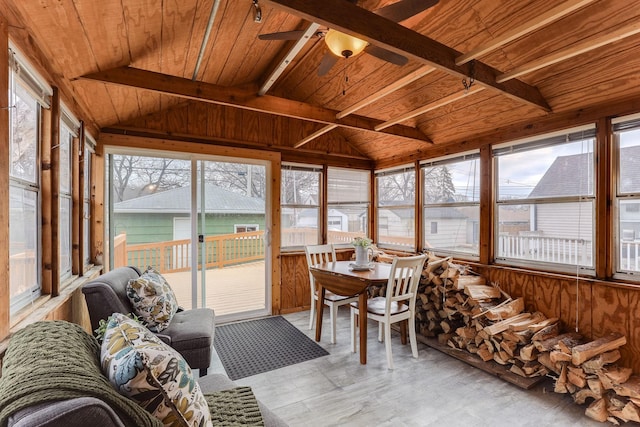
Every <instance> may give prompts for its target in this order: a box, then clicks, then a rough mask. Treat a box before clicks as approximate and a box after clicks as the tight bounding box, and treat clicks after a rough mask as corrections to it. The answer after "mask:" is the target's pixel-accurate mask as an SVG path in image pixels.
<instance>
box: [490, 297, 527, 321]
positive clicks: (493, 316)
mask: <svg viewBox="0 0 640 427" xmlns="http://www.w3.org/2000/svg"><path fill="white" fill-rule="evenodd" d="M523 311H524V299H522V298H518V299H515V300H513V301H511V302H508V303H506V304H504V305H498V306H497V307H495V308H492V309H489V310H488V311H487V312H486V313H485V316H486V317H487V319H489V320H493V321H497V320H504V319H508V318H510V317H513V316H515V315H518V314H520V313H522V312H523Z"/></svg>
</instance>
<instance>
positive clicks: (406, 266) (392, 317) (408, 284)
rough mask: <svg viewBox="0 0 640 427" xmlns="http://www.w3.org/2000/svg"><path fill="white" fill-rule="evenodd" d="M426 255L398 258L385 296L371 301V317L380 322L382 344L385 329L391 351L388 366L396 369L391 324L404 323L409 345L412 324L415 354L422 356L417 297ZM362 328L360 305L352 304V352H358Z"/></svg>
mask: <svg viewBox="0 0 640 427" xmlns="http://www.w3.org/2000/svg"><path fill="white" fill-rule="evenodd" d="M425 259H426V255H417V256H410V257H396V258H394V260H393V263H392V264H391V272H390V273H389V281H388V282H387V290H386V294H385V296H384V297H374V298H369V299H368V300H367V318H368V319H373V320H375V321H377V322H378V341H382V329H383V327H384V343H385V349H386V351H387V367H388V368H389V369H393V358H392V357H391V324H392V323H397V322H402V323H401V325H400V333H401V336H402V343H403V344H406V326H407V323H408V325H409V340H410V341H411V353H412V355H413V357H415V358H417V357H418V343H417V340H416V319H415V316H416V310H415V308H416V296H417V291H418V284H419V283H420V275H421V274H422V267H423V266H424V261H425ZM357 328H358V302H357V301H355V302H352V303H351V351H352V352H354V353H355V351H356V329H357Z"/></svg>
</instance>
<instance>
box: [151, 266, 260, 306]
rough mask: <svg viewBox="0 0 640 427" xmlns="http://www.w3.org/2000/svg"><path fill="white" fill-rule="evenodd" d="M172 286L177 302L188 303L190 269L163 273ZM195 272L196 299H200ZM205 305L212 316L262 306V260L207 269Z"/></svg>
mask: <svg viewBox="0 0 640 427" xmlns="http://www.w3.org/2000/svg"><path fill="white" fill-rule="evenodd" d="M163 276H164V277H165V278H166V279H167V281H168V282H169V284H170V285H171V288H172V289H173V290H174V292H175V294H176V297H177V299H178V303H179V304H180V305H181V306H182V307H185V308H190V307H191V272H189V271H182V272H178V273H163ZM201 298H202V297H201V292H200V276H198V301H200V300H201ZM206 305H207V307H209V308H213V309H214V310H215V312H216V316H225V315H230V314H236V313H242V312H246V311H252V310H261V309H264V308H265V271H264V261H257V262H252V263H248V264H242V265H236V266H231V267H224V268H211V269H208V270H207V290H206Z"/></svg>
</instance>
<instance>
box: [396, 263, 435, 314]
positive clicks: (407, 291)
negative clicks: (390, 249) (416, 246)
mask: <svg viewBox="0 0 640 427" xmlns="http://www.w3.org/2000/svg"><path fill="white" fill-rule="evenodd" d="M426 258H427V256H426V255H416V256H410V257H396V258H394V259H393V263H392V264H391V272H390V274H389V281H388V282H387V293H386V310H387V312H389V309H390V307H391V303H392V302H398V303H400V304H408V305H409V307H410V309H412V308H413V307H414V306H415V303H416V295H417V291H418V284H419V283H420V275H421V274H422V267H423V266H424V261H425V260H426Z"/></svg>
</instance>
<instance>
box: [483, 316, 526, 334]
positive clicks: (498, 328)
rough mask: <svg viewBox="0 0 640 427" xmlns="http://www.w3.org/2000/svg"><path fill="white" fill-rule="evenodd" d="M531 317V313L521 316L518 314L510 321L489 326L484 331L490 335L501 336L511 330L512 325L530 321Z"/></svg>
mask: <svg viewBox="0 0 640 427" xmlns="http://www.w3.org/2000/svg"><path fill="white" fill-rule="evenodd" d="M529 317H531V313H521V314H518V315H517V316H513V317H511V318H509V319H506V320H503V321H501V322H497V323H494V324H493V325H490V326H487V327H485V328H484V330H485V332H487V333H488V334H489V335H496V334H499V333H500V332H503V331H506V330H507V329H509V325H511V324H512V323H516V322H520V321H522V320H524V319H528V318H529Z"/></svg>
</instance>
